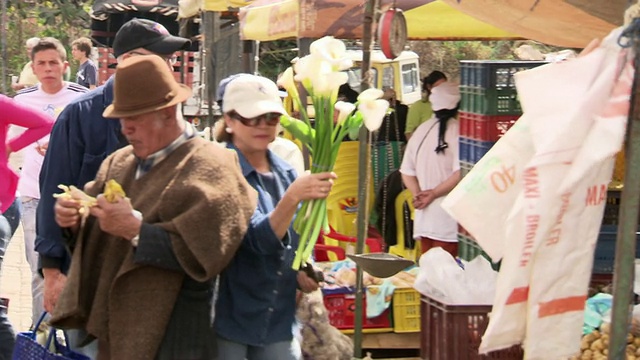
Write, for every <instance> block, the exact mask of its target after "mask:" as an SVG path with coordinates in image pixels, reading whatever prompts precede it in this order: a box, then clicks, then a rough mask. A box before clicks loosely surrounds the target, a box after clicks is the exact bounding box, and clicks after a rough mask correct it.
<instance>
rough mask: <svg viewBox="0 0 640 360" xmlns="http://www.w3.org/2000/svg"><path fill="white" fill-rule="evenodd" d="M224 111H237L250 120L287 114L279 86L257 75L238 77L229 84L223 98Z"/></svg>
mask: <svg viewBox="0 0 640 360" xmlns="http://www.w3.org/2000/svg"><path fill="white" fill-rule="evenodd" d="M222 111H223V112H224V113H228V112H230V111H235V112H237V113H238V114H239V115H240V116H242V117H245V118H248V119H250V118H255V117H257V116H260V115H263V114H268V113H278V114H286V113H287V112H286V111H285V110H284V106H283V105H282V99H281V98H280V94H279V92H278V86H276V84H275V83H274V82H273V81H271V80H269V79H267V78H265V77H262V76H256V75H243V76H238V77H236V78H235V79H233V80H231V81H230V82H229V84H227V86H226V89H225V91H224V96H223V98H222Z"/></svg>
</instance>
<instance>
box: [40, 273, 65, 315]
mask: <svg viewBox="0 0 640 360" xmlns="http://www.w3.org/2000/svg"><path fill="white" fill-rule="evenodd" d="M42 273H43V274H44V309H45V310H46V311H47V312H48V313H52V312H53V309H54V308H55V307H56V303H57V302H58V298H59V297H60V293H62V289H64V286H65V284H66V283H67V276H66V275H64V274H63V273H62V272H60V270H59V269H49V268H44V269H42Z"/></svg>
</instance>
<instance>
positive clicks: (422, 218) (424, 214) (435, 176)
mask: <svg viewBox="0 0 640 360" xmlns="http://www.w3.org/2000/svg"><path fill="white" fill-rule="evenodd" d="M438 128H439V126H438V120H437V119H436V118H435V117H434V116H432V117H431V119H429V120H427V121H426V122H424V123H422V124H420V126H418V127H417V128H416V130H415V131H414V133H413V135H412V136H411V138H410V139H409V143H407V148H406V149H405V152H404V157H403V158H402V165H400V172H401V173H402V174H404V175H408V176H415V177H416V178H417V179H418V184H419V185H420V189H421V190H429V189H433V188H435V187H436V186H438V185H439V184H440V183H441V182H443V181H444V180H446V179H447V178H448V177H449V176H451V174H453V173H454V172H455V171H457V170H459V169H460V160H459V157H458V135H459V130H458V128H459V124H458V120H456V119H449V121H447V131H446V132H445V136H444V140H445V141H446V142H447V144H448V145H449V147H447V148H446V150H445V151H444V153H439V154H438V153H436V152H435V149H436V147H437V146H438ZM423 140H424V141H423ZM443 200H444V197H439V198H437V199H435V200H434V201H433V202H432V203H431V204H430V205H429V206H427V207H426V208H424V209H421V210H419V209H416V210H415V214H414V215H415V217H414V221H413V237H414V238H418V237H428V238H430V239H434V240H440V241H448V242H455V241H458V239H457V232H458V224H457V222H456V221H455V220H454V219H453V218H452V217H451V216H450V215H449V214H448V213H446V212H445V211H444V209H442V206H440V204H441V203H442V201H443Z"/></svg>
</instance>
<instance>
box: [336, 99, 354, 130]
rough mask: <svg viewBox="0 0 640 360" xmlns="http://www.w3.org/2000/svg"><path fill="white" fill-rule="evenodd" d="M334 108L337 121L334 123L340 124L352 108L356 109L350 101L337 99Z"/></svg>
mask: <svg viewBox="0 0 640 360" xmlns="http://www.w3.org/2000/svg"><path fill="white" fill-rule="evenodd" d="M335 109H336V110H338V121H337V123H336V125H342V123H343V122H344V121H345V120H346V119H347V117H349V115H351V113H352V112H353V110H355V109H356V106H355V105H354V104H352V103H350V102H346V101H338V102H336V105H335Z"/></svg>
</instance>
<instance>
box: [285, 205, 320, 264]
mask: <svg viewBox="0 0 640 360" xmlns="http://www.w3.org/2000/svg"><path fill="white" fill-rule="evenodd" d="M309 201H310V202H313V204H311V205H310V206H311V208H312V210H311V216H310V217H309V221H305V223H304V225H303V226H304V230H303V231H302V234H301V235H300V243H299V244H298V250H297V251H296V257H295V258H294V260H293V266H292V267H293V269H294V270H298V269H300V265H301V264H302V260H305V261H306V259H307V258H309V255H310V254H309V255H307V256H306V257H305V256H304V253H305V249H306V247H307V246H311V247H313V246H315V243H316V241H315V240H317V238H318V234H319V232H320V227H319V226H317V225H318V216H319V215H320V214H321V210H322V208H323V207H322V202H326V200H309ZM325 216H326V212H325ZM314 233H315V239H314V237H313V234H314Z"/></svg>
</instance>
